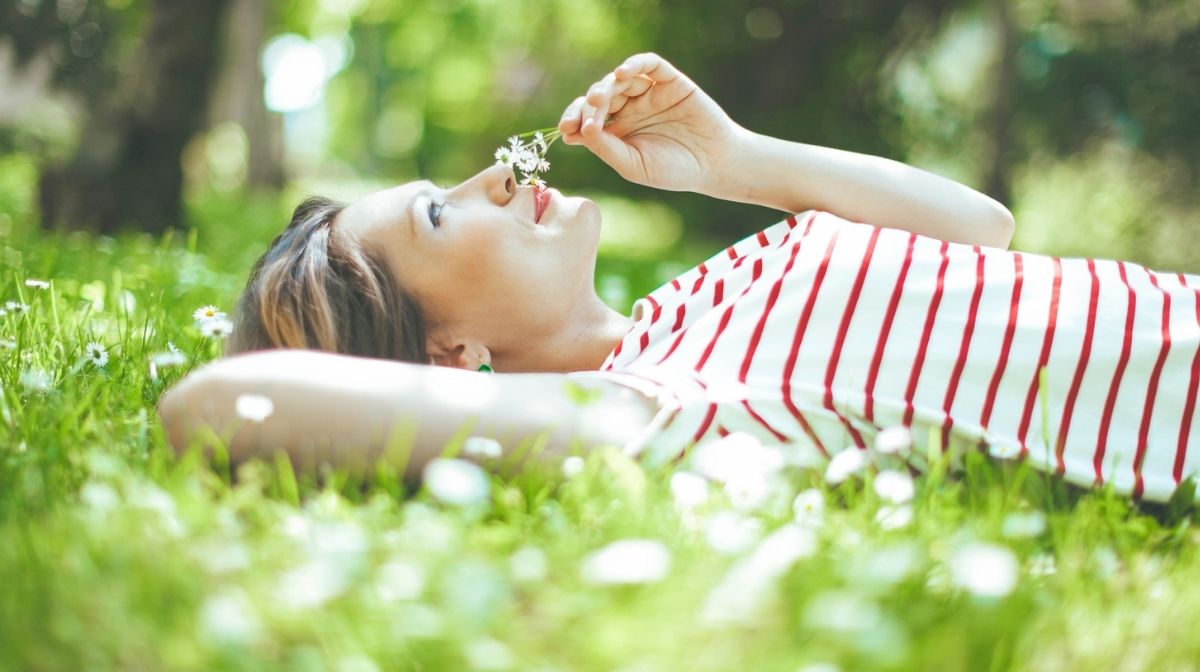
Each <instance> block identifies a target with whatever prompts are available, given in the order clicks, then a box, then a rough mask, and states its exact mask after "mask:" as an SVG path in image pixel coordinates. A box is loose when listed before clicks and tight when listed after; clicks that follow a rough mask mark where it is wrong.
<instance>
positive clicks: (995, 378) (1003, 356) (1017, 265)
mask: <svg viewBox="0 0 1200 672" xmlns="http://www.w3.org/2000/svg"><path fill="white" fill-rule="evenodd" d="M1012 256H1013V268H1014V269H1015V279H1014V281H1013V290H1012V299H1011V300H1010V302H1009V306H1008V326H1007V327H1006V328H1005V329H1004V341H1003V342H1002V343H1001V345H1000V359H999V360H998V361H997V362H996V370H995V371H993V372H992V381H991V382H990V383H989V384H988V392H987V397H986V401H984V403H983V415H982V416H980V420H979V424H980V425H982V426H983V429H984V430H987V428H988V423H989V422H990V421H991V419H992V409H993V408H994V407H995V404H996V390H998V389H999V388H1000V378H1001V377H1003V376H1004V368H1005V367H1006V366H1008V355H1009V351H1010V349H1011V348H1012V342H1013V334H1014V333H1015V332H1016V329H1017V312H1018V311H1017V309H1018V307H1019V306H1020V303H1021V285H1022V284H1024V281H1025V274H1024V272H1023V271H1022V270H1021V262H1022V258H1021V253H1020V252H1013V255H1012Z"/></svg>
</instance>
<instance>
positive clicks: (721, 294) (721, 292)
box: [713, 278, 725, 306]
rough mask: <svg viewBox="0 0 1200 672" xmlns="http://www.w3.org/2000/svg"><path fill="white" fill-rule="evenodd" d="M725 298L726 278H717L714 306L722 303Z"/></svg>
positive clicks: (714, 289) (714, 290)
mask: <svg viewBox="0 0 1200 672" xmlns="http://www.w3.org/2000/svg"><path fill="white" fill-rule="evenodd" d="M723 298H725V278H717V284H716V285H715V286H714V287H713V306H718V305H720V304H721V299H723Z"/></svg>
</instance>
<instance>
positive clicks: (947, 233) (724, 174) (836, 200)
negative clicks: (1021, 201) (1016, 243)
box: [704, 129, 1014, 248]
mask: <svg viewBox="0 0 1200 672" xmlns="http://www.w3.org/2000/svg"><path fill="white" fill-rule="evenodd" d="M739 137H740V138H741V140H739V141H738V142H737V143H736V149H735V150H734V151H733V152H732V156H731V160H730V161H728V162H727V163H725V164H724V166H723V169H722V170H721V172H720V174H719V175H714V176H713V178H712V179H711V180H710V183H709V184H708V185H707V186H706V187H705V190H704V193H706V194H708V195H710V196H713V197H716V198H721V199H724V200H731V201H738V202H742V203H752V204H755V205H763V206H767V207H771V208H776V209H779V210H783V211H786V212H791V213H796V212H802V211H804V210H810V209H816V210H823V211H826V212H830V213H833V214H835V215H837V216H839V217H842V218H844V219H849V220H852V221H857V222H866V223H869V224H874V225H876V226H884V227H889V228H896V229H903V230H906V231H912V232H914V233H919V234H922V235H926V236H931V237H934V238H939V239H942V240H949V241H952V242H961V243H968V244H979V245H988V246H993V247H1000V248H1005V247H1008V243H1009V241H1010V240H1011V238H1012V233H1013V228H1014V222H1013V218H1012V215H1011V213H1009V211H1008V209H1007V208H1005V207H1004V206H1003V205H1001V204H1000V203H998V202H996V201H995V200H993V199H991V198H989V197H988V196H985V195H983V194H981V193H979V192H977V191H975V190H973V189H971V188H969V187H966V186H964V185H962V184H959V183H957V182H954V181H952V180H948V179H946V178H944V177H940V176H937V175H934V174H932V173H929V172H926V171H923V170H920V169H918V168H913V167H912V166H908V165H905V164H903V163H900V162H898V161H892V160H890V159H885V158H882V157H877V156H870V155H866V154H857V153H854V152H847V151H843V150H838V149H832V148H828V147H819V146H816V145H806V144H801V143H796V142H788V141H786V140H780V139H778V138H772V137H768V136H765V135H760V134H757V133H751V132H749V131H745V130H744V129H740V130H739Z"/></svg>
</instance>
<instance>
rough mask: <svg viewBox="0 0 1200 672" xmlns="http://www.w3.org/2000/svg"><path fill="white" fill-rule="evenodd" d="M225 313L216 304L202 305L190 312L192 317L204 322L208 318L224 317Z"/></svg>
mask: <svg viewBox="0 0 1200 672" xmlns="http://www.w3.org/2000/svg"><path fill="white" fill-rule="evenodd" d="M224 318H225V313H223V312H221V309H220V308H217V307H216V306H212V305H209V306H202V307H200V308H197V309H196V310H195V311H193V312H192V319H194V320H196V321H197V322H206V321H208V320H215V319H224Z"/></svg>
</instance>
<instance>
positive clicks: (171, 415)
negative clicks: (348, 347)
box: [159, 350, 654, 476]
mask: <svg viewBox="0 0 1200 672" xmlns="http://www.w3.org/2000/svg"><path fill="white" fill-rule="evenodd" d="M570 386H576V387H575V389H576V393H574V394H573V393H572V392H571V391H569V390H568V388H569V387H570ZM580 390H582V391H583V392H584V394H585V395H591V396H593V397H595V399H594V400H593V401H591V403H588V404H587V405H584V406H581V405H580V404H579V403H577V402H576V400H575V398H577V397H578V396H579V391H580ZM243 396H250V397H253V396H261V397H266V398H268V399H270V400H271V402H272V405H273V407H274V408H273V411H272V412H271V414H270V415H269V416H267V417H266V418H264V419H263V420H262V421H261V422H255V421H252V420H248V419H245V418H242V417H239V416H238V413H237V405H238V399H239V397H243ZM159 414H160V415H161V417H162V421H163V426H164V428H165V430H166V433H167V438H168V439H169V441H170V442H171V445H172V446H173V447H174V449H175V450H176V451H177V452H182V451H184V450H186V449H187V448H188V447H190V446H191V445H193V444H194V442H196V441H199V442H200V443H201V444H205V443H211V442H212V437H214V436H215V437H219V438H220V439H221V440H222V441H224V442H225V443H226V445H227V446H228V450H229V456H230V460H231V461H232V462H240V461H243V460H246V459H250V458H253V457H266V456H270V455H272V454H273V453H275V452H276V451H280V450H282V451H285V452H286V453H288V455H289V457H290V458H291V460H292V463H293V464H295V465H297V466H298V467H300V468H302V469H311V468H313V467H315V466H317V465H319V464H322V463H329V464H332V465H334V466H338V467H356V466H363V465H369V464H371V463H373V462H375V461H376V460H377V459H379V458H380V457H381V456H382V455H383V453H384V450H385V448H387V447H389V446H392V445H394V444H393V443H391V442H394V441H397V440H398V441H400V442H401V443H405V444H407V441H408V440H409V438H410V437H411V441H412V443H411V445H412V452H411V454H410V455H409V459H408V462H407V469H406V471H407V473H408V475H409V476H415V475H417V474H419V473H420V470H421V469H422V468H423V467H424V465H425V464H426V463H428V462H429V460H431V459H433V458H435V457H437V456H439V455H440V454H441V452H442V450H443V448H444V447H445V446H446V444H447V442H448V441H449V440H450V439H451V438H452V437H454V436H455V434H456V433H458V432H460V431H464V428H467V429H466V431H468V432H469V433H468V436H475V435H479V436H487V437H489V438H493V439H495V440H497V441H498V442H500V444H501V446H502V447H503V449H504V451H505V454H506V455H507V454H508V453H509V452H510V451H512V450H513V449H514V448H516V447H517V446H518V445H519V444H520V443H521V442H522V441H523V440H528V439H531V438H536V437H537V436H538V435H540V434H546V435H547V436H546V438H547V442H546V444H545V448H544V450H545V451H546V452H549V453H553V454H558V455H565V454H567V452H568V450H569V449H570V448H571V447H572V445H573V442H574V445H582V446H583V447H592V446H596V445H618V446H620V445H624V444H625V443H627V442H629V441H630V440H631V439H632V438H634V436H635V435H636V433H637V432H638V431H640V430H641V429H643V428H644V427H645V426H646V425H648V424H649V423H650V421H651V420H652V418H653V415H654V411H653V408H652V402H651V401H650V400H649V399H647V398H645V397H643V396H641V395H639V394H638V393H636V392H634V391H632V390H630V389H628V388H626V387H623V386H621V385H617V384H615V383H610V382H608V381H602V380H588V379H581V380H574V379H570V380H569V379H568V377H567V376H565V375H563V374H554V373H529V374H482V373H476V372H473V371H466V370H463V369H454V368H448V367H441V366H426V365H418V364H407V363H403V362H394V361H385V360H377V359H366V358H361V357H349V356H345V355H336V354H329V353H323V352H316V351H309V350H273V351H265V352H257V353H251V354H246V355H240V356H236V357H231V358H228V359H223V360H219V361H217V362H213V363H211V364H209V365H207V366H205V367H204V368H202V369H199V370H197V371H195V372H193V373H192V374H190V375H188V376H187V377H186V378H185V379H184V380H182V381H181V382H180V383H179V384H178V385H176V386H175V387H174V388H172V389H171V390H169V391H168V392H167V393H166V394H165V395H164V396H163V398H162V400H161V401H160V403H159ZM616 417H619V418H621V419H622V421H621V422H612V421H611V420H612V419H613V418H616ZM605 419H607V421H605ZM414 431H415V435H413V434H412V432H414Z"/></svg>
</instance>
